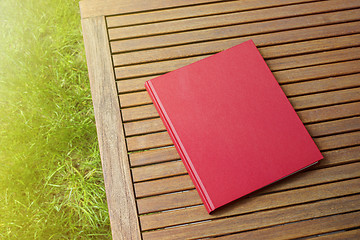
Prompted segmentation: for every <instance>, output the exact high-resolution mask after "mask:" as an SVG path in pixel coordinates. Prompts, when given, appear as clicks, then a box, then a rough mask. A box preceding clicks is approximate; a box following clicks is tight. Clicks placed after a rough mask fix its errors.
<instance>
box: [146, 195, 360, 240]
mask: <svg viewBox="0 0 360 240" xmlns="http://www.w3.org/2000/svg"><path fill="white" fill-rule="evenodd" d="M359 201H360V196H359V195H354V196H348V197H342V198H335V199H329V200H323V201H320V202H314V203H308V204H302V205H296V206H290V207H285V208H281V209H274V210H269V211H264V212H258V213H253V214H249V215H240V216H237V217H232V218H224V219H219V220H213V221H208V222H201V223H197V224H192V225H187V226H181V227H176V228H168V229H163V230H158V231H149V232H143V237H144V239H164V240H165V239H186V238H201V237H209V236H214V235H221V234H227V233H232V232H235V231H247V230H252V229H257V228H262V227H268V226H274V225H279V224H284V223H289V222H295V221H301V220H307V219H312V218H318V217H323V216H329V215H335V214H341V213H346V212H351V211H356V210H358V209H359ZM239 223H241V224H239Z"/></svg>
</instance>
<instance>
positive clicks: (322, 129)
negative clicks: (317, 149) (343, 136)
mask: <svg viewBox="0 0 360 240" xmlns="http://www.w3.org/2000/svg"><path fill="white" fill-rule="evenodd" d="M306 129H307V130H308V131H309V132H310V133H311V135H312V136H314V137H322V136H326V135H330V134H339V133H345V132H350V131H358V130H360V117H352V118H345V119H339V120H334V121H329V122H322V123H315V124H309V125H307V126H306Z"/></svg>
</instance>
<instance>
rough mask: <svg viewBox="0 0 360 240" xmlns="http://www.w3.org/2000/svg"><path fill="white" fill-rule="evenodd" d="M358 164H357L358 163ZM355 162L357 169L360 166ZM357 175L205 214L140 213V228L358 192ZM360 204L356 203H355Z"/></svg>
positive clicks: (192, 210) (201, 210)
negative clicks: (349, 178) (348, 178)
mask: <svg viewBox="0 0 360 240" xmlns="http://www.w3.org/2000/svg"><path fill="white" fill-rule="evenodd" d="M359 164H360V163H359ZM359 164H358V166H357V167H358V168H360V165H359ZM359 180H360V179H359V178H356V179H352V180H347V181H341V182H336V183H329V184H324V185H319V186H312V187H307V188H301V189H294V190H289V191H284V192H278V193H273V194H266V195H260V196H255V197H251V198H244V199H239V200H236V201H235V202H233V203H231V204H229V205H226V206H224V207H223V208H221V209H219V210H218V211H215V212H214V213H213V214H208V213H207V212H206V209H205V207H204V206H203V205H199V206H195V207H191V208H183V209H178V210H174V211H166V212H160V213H154V214H148V215H143V216H140V222H141V229H142V230H143V231H146V230H151V229H158V228H164V227H168V226H175V225H180V224H185V223H191V222H198V221H204V220H209V219H217V218H222V217H230V216H234V215H239V214H245V213H252V212H258V211H263V210H269V209H274V208H279V207H285V206H290V205H295V204H302V203H307V202H312V201H319V200H322V199H327V198H334V197H341V196H344V195H350V194H356V193H359V192H360V183H359ZM359 207H360V205H359Z"/></svg>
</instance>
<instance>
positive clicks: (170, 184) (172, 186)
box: [134, 165, 360, 198]
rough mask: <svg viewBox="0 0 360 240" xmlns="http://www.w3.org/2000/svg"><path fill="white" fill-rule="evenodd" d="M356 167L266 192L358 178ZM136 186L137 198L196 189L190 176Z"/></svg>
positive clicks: (317, 173) (294, 179)
mask: <svg viewBox="0 0 360 240" xmlns="http://www.w3.org/2000/svg"><path fill="white" fill-rule="evenodd" d="M356 166H357V168H354V167H351V165H346V166H335V167H331V168H325V169H317V170H314V171H308V172H300V173H298V174H296V175H294V176H291V177H288V178H286V179H284V180H283V181H279V182H278V183H276V184H274V185H271V186H269V187H267V188H266V191H267V192H271V191H280V190H285V189H291V188H296V187H304V186H309V185H316V184H321V183H326V182H329V181H339V180H342V179H348V178H352V177H357V176H359V174H360V172H359V171H360V169H359V165H356ZM340 170H341V171H340ZM134 186H135V192H136V197H137V198H142V197H148V196H154V195H160V194H165V193H172V192H179V191H184V190H190V189H194V185H193V183H192V181H191V179H190V177H189V176H188V175H183V176H176V177H170V178H163V179H159V180H152V181H147V182H139V183H135V184H134Z"/></svg>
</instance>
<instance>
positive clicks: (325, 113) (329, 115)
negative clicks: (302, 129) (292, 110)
mask: <svg viewBox="0 0 360 240" xmlns="http://www.w3.org/2000/svg"><path fill="white" fill-rule="evenodd" d="M359 109H360V102H354V103H347V104H340V105H336V106H329V107H322V108H317V109H310V110H303V111H298V112H297V114H298V115H299V117H300V119H301V121H302V122H303V123H314V122H319V121H324V119H326V120H333V119H339V118H345V117H352V116H357V115H359Z"/></svg>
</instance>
